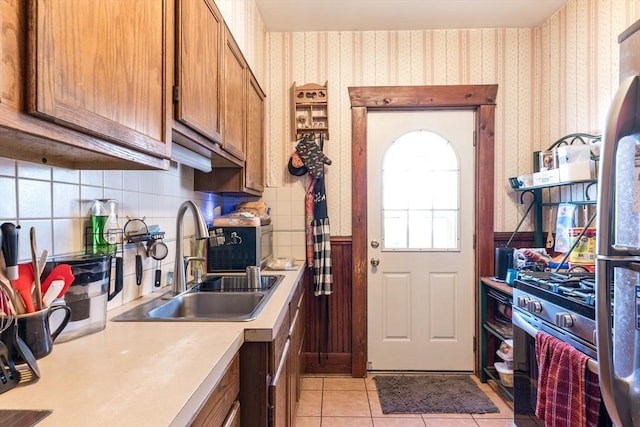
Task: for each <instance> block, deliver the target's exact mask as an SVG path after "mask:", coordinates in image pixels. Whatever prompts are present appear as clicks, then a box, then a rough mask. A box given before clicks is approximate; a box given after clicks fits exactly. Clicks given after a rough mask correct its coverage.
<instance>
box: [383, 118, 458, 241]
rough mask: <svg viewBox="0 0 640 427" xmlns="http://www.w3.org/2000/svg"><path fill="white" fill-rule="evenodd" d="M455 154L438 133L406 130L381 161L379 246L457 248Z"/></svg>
mask: <svg viewBox="0 0 640 427" xmlns="http://www.w3.org/2000/svg"><path fill="white" fill-rule="evenodd" d="M459 193H460V167H459V161H458V156H457V154H456V152H455V150H454V149H453V147H452V146H451V144H449V142H448V141H447V140H446V139H444V138H443V137H441V136H440V135H438V134H436V133H434V132H429V131H424V130H418V131H412V132H409V133H407V134H405V135H403V136H401V137H400V138H398V139H397V140H396V141H394V142H393V144H391V146H390V147H389V149H388V150H387V152H386V153H385V154H384V158H383V161H382V218H383V225H382V227H383V236H384V245H383V248H384V249H387V250H418V251H420V250H458V249H459V240H460V239H459V236H458V234H459V217H460V196H459Z"/></svg>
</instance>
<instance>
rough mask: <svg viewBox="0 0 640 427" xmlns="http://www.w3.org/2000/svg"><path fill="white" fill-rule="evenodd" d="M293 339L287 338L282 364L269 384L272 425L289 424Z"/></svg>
mask: <svg viewBox="0 0 640 427" xmlns="http://www.w3.org/2000/svg"><path fill="white" fill-rule="evenodd" d="M290 347H291V341H290V340H287V342H286V343H285V346H284V350H283V352H282V358H281V359H280V364H279V365H278V369H277V370H276V373H275V375H274V376H273V380H272V381H271V385H270V386H269V398H270V400H271V401H270V402H269V406H270V408H271V416H270V418H271V422H270V423H269V425H270V426H271V427H287V426H289V425H290V424H289V417H290V413H289V381H288V378H289V369H290V368H289V349H290Z"/></svg>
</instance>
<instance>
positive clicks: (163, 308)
mask: <svg viewBox="0 0 640 427" xmlns="http://www.w3.org/2000/svg"><path fill="white" fill-rule="evenodd" d="M283 277H284V276H279V275H278V276H262V277H261V281H262V283H261V285H260V287H259V288H249V287H248V286H247V277H246V276H240V275H238V276H209V277H206V278H205V280H204V281H203V282H202V283H201V284H199V285H196V286H194V287H192V288H191V289H189V290H188V291H187V292H184V293H182V294H180V295H177V296H175V297H173V298H171V299H169V300H165V299H162V298H155V299H153V300H151V301H149V302H147V303H144V304H141V305H139V306H137V307H134V308H132V309H131V310H129V311H126V312H124V313H122V314H119V315H118V316H116V317H114V318H113V319H112V320H113V321H116V322H127V321H128V322H141V321H182V322H188V321H193V322H237V321H248V320H253V319H255V318H256V317H258V315H259V314H260V312H261V311H262V309H263V308H264V306H265V305H266V303H267V302H268V301H269V298H270V297H271V295H272V294H273V291H274V290H275V289H276V287H277V285H278V284H279V283H280V282H281V281H282V279H283Z"/></svg>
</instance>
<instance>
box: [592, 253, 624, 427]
mask: <svg viewBox="0 0 640 427" xmlns="http://www.w3.org/2000/svg"><path fill="white" fill-rule="evenodd" d="M612 274H613V269H612V268H611V267H610V261H607V260H603V259H598V260H596V292H597V293H596V333H597V351H598V379H599V382H600V394H601V396H602V401H603V402H604V404H605V406H606V408H607V412H608V413H609V416H610V417H611V420H612V421H613V423H614V424H615V425H618V426H625V425H626V424H623V423H622V422H621V421H620V414H619V413H618V408H619V406H618V404H617V402H616V400H617V398H616V393H615V390H614V384H615V371H614V369H613V337H612V336H611V331H612V330H613V324H612V320H611V287H610V285H609V284H610V283H611V280H612V277H611V275H612Z"/></svg>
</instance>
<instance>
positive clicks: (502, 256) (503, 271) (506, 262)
mask: <svg viewBox="0 0 640 427" xmlns="http://www.w3.org/2000/svg"><path fill="white" fill-rule="evenodd" d="M510 268H513V248H507V247H505V246H502V247H499V248H496V258H495V277H496V279H498V280H505V279H506V278H507V270H508V269H510Z"/></svg>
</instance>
